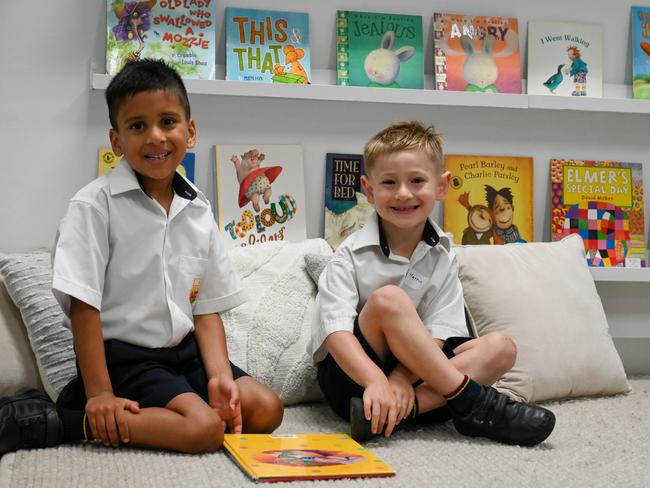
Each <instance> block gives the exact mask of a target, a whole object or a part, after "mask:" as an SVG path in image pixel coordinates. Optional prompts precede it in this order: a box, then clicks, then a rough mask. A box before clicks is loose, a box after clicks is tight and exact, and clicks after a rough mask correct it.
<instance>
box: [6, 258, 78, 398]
mask: <svg viewBox="0 0 650 488" xmlns="http://www.w3.org/2000/svg"><path fill="white" fill-rule="evenodd" d="M0 276H1V277H2V279H3V281H4V282H5V285H6V287H7V291H8V292H9V296H10V297H11V299H12V300H13V302H14V303H15V304H16V306H17V307H18V309H19V310H20V314H21V315H22V318H23V321H24V323H25V326H26V328H27V337H28V338H29V342H30V344H31V348H32V351H33V353H34V356H35V357H36V364H37V365H38V370H39V373H40V377H41V381H42V382H43V387H44V389H45V391H46V392H47V394H48V395H50V397H52V398H53V399H56V398H57V397H58V395H59V392H60V391H61V390H62V389H63V387H64V386H65V385H66V384H67V383H68V382H69V381H70V379H71V378H73V377H74V376H75V375H76V369H75V363H74V351H73V348H72V334H71V332H70V331H69V330H68V329H67V328H66V327H65V326H64V320H66V319H65V316H64V314H63V312H62V311H61V308H60V307H59V304H58V303H57V302H56V300H55V299H54V295H52V291H51V286H52V267H51V264H50V255H49V253H32V254H0Z"/></svg>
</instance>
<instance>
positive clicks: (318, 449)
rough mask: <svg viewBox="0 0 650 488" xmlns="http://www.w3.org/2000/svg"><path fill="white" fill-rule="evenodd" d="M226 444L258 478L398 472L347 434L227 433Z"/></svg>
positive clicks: (247, 471) (245, 469) (236, 459)
mask: <svg viewBox="0 0 650 488" xmlns="http://www.w3.org/2000/svg"><path fill="white" fill-rule="evenodd" d="M223 447H224V449H225V450H226V452H227V453H228V454H229V455H230V457H231V458H232V459H233V461H234V462H235V463H236V464H237V465H238V466H239V467H240V469H241V470H242V471H243V472H244V473H245V474H246V475H248V476H249V477H250V478H251V479H252V480H254V481H257V482H265V481H296V480H326V479H336V478H366V477H379V476H380V477H387V476H395V470H393V468H391V467H390V466H389V465H388V464H386V463H384V462H383V461H382V460H381V459H379V458H378V457H377V456H375V455H374V454H373V453H372V452H370V451H369V450H368V449H366V448H364V447H363V446H361V445H360V444H358V443H357V442H355V441H354V440H352V438H350V436H348V435H346V434H225V435H224V440H223Z"/></svg>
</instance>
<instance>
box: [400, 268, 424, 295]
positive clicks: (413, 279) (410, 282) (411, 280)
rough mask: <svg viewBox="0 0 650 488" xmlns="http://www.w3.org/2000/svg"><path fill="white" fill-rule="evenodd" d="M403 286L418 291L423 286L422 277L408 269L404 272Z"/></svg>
mask: <svg viewBox="0 0 650 488" xmlns="http://www.w3.org/2000/svg"><path fill="white" fill-rule="evenodd" d="M404 284H405V285H406V286H408V287H409V288H413V289H414V290H419V289H420V288H422V287H423V286H424V276H422V275H421V274H420V273H418V272H417V271H414V270H412V269H410V270H408V271H407V272H406V276H404Z"/></svg>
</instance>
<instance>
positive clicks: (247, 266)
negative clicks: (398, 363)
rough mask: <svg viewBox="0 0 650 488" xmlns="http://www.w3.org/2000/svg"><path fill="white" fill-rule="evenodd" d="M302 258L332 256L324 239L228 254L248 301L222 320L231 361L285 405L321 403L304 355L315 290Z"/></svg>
mask: <svg viewBox="0 0 650 488" xmlns="http://www.w3.org/2000/svg"><path fill="white" fill-rule="evenodd" d="M306 253H311V254H331V253H332V250H331V248H330V246H329V245H328V244H327V242H326V241H325V240H323V239H308V240H305V241H302V242H297V243H291V242H286V241H275V242H267V243H265V244H258V245H255V246H249V247H242V248H235V249H233V250H231V252H230V256H231V259H232V260H233V264H234V266H235V268H236V269H237V270H238V272H239V273H240V276H241V277H242V280H243V283H244V287H245V288H246V293H247V297H248V301H247V302H246V303H245V304H243V305H241V306H239V307H236V308H234V309H232V310H229V311H227V312H225V313H223V314H222V318H223V321H224V325H225V327H226V337H227V339H228V351H229V356H230V359H231V361H233V362H234V363H235V364H237V365H238V366H240V367H242V368H244V369H245V370H246V371H247V372H248V373H249V374H251V375H252V376H254V377H255V378H257V379H258V380H259V381H261V382H262V383H264V384H266V385H267V386H269V387H270V388H271V389H273V391H275V392H276V393H277V394H278V395H279V396H280V398H281V399H282V401H283V402H284V403H285V404H287V405H291V404H293V403H298V402H301V401H313V400H318V399H321V393H320V390H319V389H318V386H317V384H316V369H315V367H314V364H313V361H312V358H311V356H310V355H309V354H307V343H308V342H309V340H310V337H311V311H312V308H313V305H314V299H315V297H316V287H315V285H314V283H313V282H312V281H311V279H310V277H309V275H308V274H307V272H306V269H305V263H304V256H305V254H306Z"/></svg>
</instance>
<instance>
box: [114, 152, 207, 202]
mask: <svg viewBox="0 0 650 488" xmlns="http://www.w3.org/2000/svg"><path fill="white" fill-rule="evenodd" d="M108 181H109V185H110V188H111V195H113V196H114V195H119V194H120V193H125V192H127V191H132V190H138V189H141V190H142V191H143V192H144V193H145V194H147V192H146V191H145V189H144V187H143V186H142V184H141V179H140V176H139V175H138V174H137V173H136V172H135V171H133V168H131V165H129V164H128V163H127V162H126V161H125V160H121V161H120V162H119V163H118V165H117V166H116V167H115V168H114V169H113V171H111V172H110V173H109V174H108ZM172 188H173V189H174V192H175V193H176V194H177V195H178V196H179V197H182V198H185V199H186V200H190V201H191V200H194V199H195V198H196V196H197V192H196V190H195V189H194V187H193V186H192V184H191V183H190V182H189V181H187V180H186V179H185V177H184V176H183V175H181V174H180V173H179V172H178V171H177V172H176V173H174V179H173V180H172Z"/></svg>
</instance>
